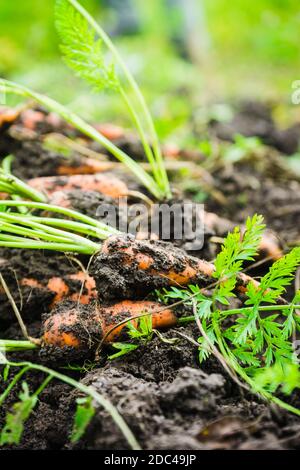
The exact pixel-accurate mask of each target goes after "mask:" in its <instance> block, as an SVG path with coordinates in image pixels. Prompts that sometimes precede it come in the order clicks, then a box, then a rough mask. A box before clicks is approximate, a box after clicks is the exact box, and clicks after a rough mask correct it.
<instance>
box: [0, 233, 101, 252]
mask: <svg viewBox="0 0 300 470" xmlns="http://www.w3.org/2000/svg"><path fill="white" fill-rule="evenodd" d="M0 246H1V247H4V248H20V249H27V250H50V251H60V252H64V253H81V254H84V255H93V254H95V253H96V251H98V250H99V246H98V245H97V244H96V243H95V249H92V248H91V247H88V246H79V245H68V244H64V243H50V242H49V243H43V242H35V241H28V239H26V238H24V239H22V238H21V237H20V241H19V242H18V241H12V242H9V241H2V240H1V237H0Z"/></svg>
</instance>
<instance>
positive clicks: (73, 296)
mask: <svg viewBox="0 0 300 470" xmlns="http://www.w3.org/2000/svg"><path fill="white" fill-rule="evenodd" d="M73 281H75V284H76V285H75V287H76V289H74V290H72V289H71V288H70V285H71V284H72V282H73ZM82 284H83V289H82V294H81V285H82ZM20 285H21V286H27V287H31V288H33V289H35V288H37V289H48V290H49V291H50V292H51V293H52V294H53V299H52V301H51V304H50V307H51V308H53V307H54V306H55V305H56V304H58V303H59V302H61V301H62V300H64V299H70V300H73V301H74V302H80V303H81V304H84V305H87V304H89V303H90V302H91V301H92V300H94V299H96V298H97V291H96V285H95V281H94V279H93V278H92V277H91V276H89V275H88V274H85V273H83V272H82V271H79V272H77V273H74V274H68V275H66V276H65V278H64V279H63V278H62V277H51V278H50V279H49V280H48V282H47V283H46V284H43V283H41V282H39V281H38V280H37V279H33V278H23V279H21V281H20Z"/></svg>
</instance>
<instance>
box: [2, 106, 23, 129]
mask: <svg viewBox="0 0 300 470" xmlns="http://www.w3.org/2000/svg"><path fill="white" fill-rule="evenodd" d="M19 115H20V110H18V109H13V108H6V107H1V108H0V129H1V128H2V127H3V126H4V125H5V124H12V123H13V122H14V121H16V119H18V117H19Z"/></svg>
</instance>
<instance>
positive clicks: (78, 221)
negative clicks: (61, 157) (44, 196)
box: [0, 200, 119, 254]
mask: <svg viewBox="0 0 300 470" xmlns="http://www.w3.org/2000/svg"><path fill="white" fill-rule="evenodd" d="M1 206H2V207H1V209H2V210H1V211H0V246H3V247H14V248H28V249H41V250H44V249H47V250H54V251H65V252H76V253H84V254H94V253H96V252H97V251H99V249H100V245H99V243H96V242H94V241H92V240H89V239H88V238H87V237H83V236H81V235H78V234H84V235H86V236H91V237H93V238H96V239H99V240H105V239H106V238H108V237H109V236H110V235H114V234H118V233H119V232H118V231H117V230H115V229H114V228H112V227H110V226H108V225H105V224H104V223H101V222H99V221H97V220H95V219H93V218H91V217H88V216H86V215H83V214H81V213H79V212H76V211H73V210H71V209H65V208H62V207H59V206H54V205H51V204H46V203H38V202H32V201H29V202H28V201H10V200H5V201H2V202H1ZM11 207H16V208H18V207H25V208H26V209H27V213H26V214H19V213H16V212H13V213H12V212H7V211H5V210H4V209H6V208H11ZM30 209H40V210H45V211H47V212H55V213H57V214H61V215H63V216H65V217H68V218H69V219H71V220H67V219H63V218H61V219H60V218H52V217H42V216H34V215H32V214H31V213H30V212H29V210H30Z"/></svg>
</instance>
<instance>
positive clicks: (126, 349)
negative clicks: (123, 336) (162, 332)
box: [108, 314, 154, 360]
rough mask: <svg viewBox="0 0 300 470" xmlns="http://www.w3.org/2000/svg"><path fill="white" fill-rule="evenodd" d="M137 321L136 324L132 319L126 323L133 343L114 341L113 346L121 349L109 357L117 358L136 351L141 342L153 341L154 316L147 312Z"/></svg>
mask: <svg viewBox="0 0 300 470" xmlns="http://www.w3.org/2000/svg"><path fill="white" fill-rule="evenodd" d="M135 322H136V325H134V324H133V322H132V321H128V322H127V323H126V326H127V329H128V332H127V334H128V336H129V338H130V339H131V340H133V343H120V342H118V343H112V347H113V348H115V349H117V350H119V352H117V353H115V354H112V355H110V356H109V357H108V358H109V359H111V360H112V359H117V358H118V357H121V356H124V355H125V354H128V353H131V352H132V351H135V350H136V349H137V348H138V347H139V345H140V344H141V343H146V342H148V341H151V339H152V336H153V332H154V330H153V328H152V316H151V315H146V314H145V315H144V316H142V317H140V318H137V319H136V320H135Z"/></svg>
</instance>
